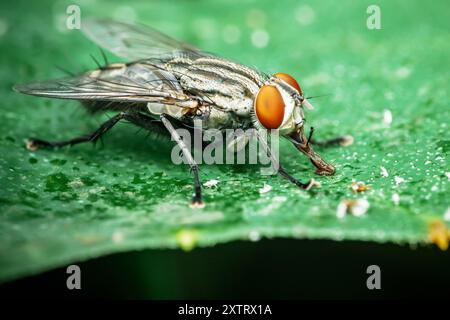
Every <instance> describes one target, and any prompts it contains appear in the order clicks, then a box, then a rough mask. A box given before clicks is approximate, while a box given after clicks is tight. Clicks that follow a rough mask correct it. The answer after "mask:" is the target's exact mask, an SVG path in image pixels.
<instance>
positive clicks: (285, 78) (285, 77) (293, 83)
mask: <svg viewBox="0 0 450 320" xmlns="http://www.w3.org/2000/svg"><path fill="white" fill-rule="evenodd" d="M273 76H274V77H275V78H278V79H281V80H283V81H284V82H286V83H287V84H289V85H290V86H291V87H294V88H295V89H297V91H298V92H299V93H300V95H301V96H302V95H303V93H302V89H300V85H299V84H298V82H297V80H295V79H294V78H292V77H291V76H290V75H288V74H287V73H283V72H278V73H276V74H274V75H273Z"/></svg>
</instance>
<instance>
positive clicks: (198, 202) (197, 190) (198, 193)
mask: <svg viewBox="0 0 450 320" xmlns="http://www.w3.org/2000/svg"><path fill="white" fill-rule="evenodd" d="M160 119H161V122H162V123H163V124H164V126H165V127H166V129H167V131H169V133H170V135H171V136H172V139H173V140H175V142H176V143H177V144H178V146H179V147H180V149H181V151H182V152H183V154H184V156H185V158H186V160H187V161H188V164H189V166H190V167H191V172H192V174H193V175H194V196H193V197H192V204H191V207H193V208H203V207H204V206H205V204H204V203H203V201H202V188H201V185H200V178H199V174H198V165H197V163H196V162H195V160H194V158H193V157H192V154H191V152H190V151H189V149H188V147H187V146H186V144H185V143H184V141H183V139H182V138H181V137H180V135H179V134H178V132H177V131H176V130H175V128H174V127H173V125H172V123H171V122H170V120H169V118H168V117H167V116H166V115H165V114H162V115H161V116H160Z"/></svg>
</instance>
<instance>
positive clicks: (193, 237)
mask: <svg viewBox="0 0 450 320" xmlns="http://www.w3.org/2000/svg"><path fill="white" fill-rule="evenodd" d="M175 237H176V239H177V243H178V245H179V246H180V247H181V249H183V250H184V251H191V250H192V249H194V247H195V245H196V244H197V240H198V232H197V231H195V230H186V229H184V230H180V231H178V232H177V234H176V235H175Z"/></svg>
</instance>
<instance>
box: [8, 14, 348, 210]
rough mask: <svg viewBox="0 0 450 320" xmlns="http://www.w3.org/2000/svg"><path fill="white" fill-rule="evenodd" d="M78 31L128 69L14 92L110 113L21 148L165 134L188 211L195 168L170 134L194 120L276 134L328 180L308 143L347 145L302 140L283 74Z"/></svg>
mask: <svg viewBox="0 0 450 320" xmlns="http://www.w3.org/2000/svg"><path fill="white" fill-rule="evenodd" d="M82 30H83V32H84V33H85V35H86V36H87V37H88V38H90V39H91V40H92V41H93V42H95V43H96V44H98V45H99V46H100V47H102V48H105V49H107V50H109V51H111V52H112V53H114V54H115V55H117V56H119V57H121V58H125V59H127V60H128V61H132V62H128V63H114V64H108V65H106V66H104V67H100V68H98V69H96V70H92V71H88V72H85V73H82V74H80V75H77V76H72V77H67V78H62V79H57V80H50V81H39V82H33V83H29V84H24V85H16V86H15V87H14V89H15V90H16V91H19V92H22V93H25V94H30V95H35V96H41V97H49V98H60V99H73V100H79V101H80V102H82V104H83V105H84V106H85V107H86V108H87V109H88V110H90V111H92V112H98V111H116V112H117V114H116V115H115V116H113V117H112V118H111V119H109V120H108V121H106V122H105V123H103V124H102V125H101V126H100V127H99V128H98V129H97V130H95V131H94V132H92V133H91V134H88V135H84V136H81V137H76V138H74V139H70V140H66V141H47V140H42V139H29V140H28V143H27V147H28V149H31V150H36V149H38V148H40V147H47V148H55V147H63V146H72V145H75V144H78V143H82V142H95V141H97V140H98V139H99V138H100V137H101V136H102V135H103V134H105V133H106V132H107V131H108V130H109V129H111V128H112V127H113V126H114V125H115V124H117V123H118V122H119V121H121V120H126V121H129V122H131V123H133V124H135V125H137V126H139V127H142V128H144V129H146V130H149V131H153V132H158V133H163V134H167V135H169V136H170V137H171V138H172V140H174V141H176V143H177V144H178V146H179V147H180V149H181V150H182V152H183V154H184V156H185V158H186V159H187V160H188V163H189V166H190V168H191V172H192V174H193V176H194V195H193V199H192V206H194V207H202V206H203V205H204V204H203V200H202V190H201V183H200V178H199V169H198V165H197V163H196V162H195V161H194V159H193V157H192V155H191V153H190V150H189V148H187V146H186V145H185V144H184V142H183V141H182V139H181V138H180V136H179V135H178V133H177V130H176V129H177V128H182V127H190V125H191V124H192V123H193V121H194V120H195V119H201V121H202V122H203V127H204V128H208V129H209V128H216V129H220V130H224V129H237V128H256V129H277V130H279V132H280V134H281V135H282V136H283V137H285V138H287V139H288V140H290V141H291V142H292V143H293V144H294V145H295V147H296V148H297V149H298V150H299V151H301V152H302V153H303V154H305V155H306V156H307V157H309V159H310V160H311V162H312V164H313V165H314V166H315V167H316V169H317V170H316V173H317V174H319V175H332V174H334V172H335V168H334V166H332V165H331V164H329V163H327V162H326V161H325V160H323V159H322V158H321V157H320V156H319V155H318V154H317V153H316V152H315V151H314V150H313V149H312V147H311V144H314V143H316V144H319V145H332V144H341V145H343V144H346V143H349V142H350V140H349V137H346V136H344V137H338V138H335V139H332V140H329V141H322V142H318V141H314V140H313V139H311V135H312V132H313V130H312V129H313V128H311V131H310V135H309V138H306V137H305V134H304V113H303V108H311V107H312V106H311V105H310V104H309V102H308V100H307V99H306V98H305V97H304V95H303V92H302V89H301V88H300V86H299V84H298V82H297V81H296V80H295V79H294V78H293V77H292V76H290V75H288V74H285V73H276V74H274V75H272V76H268V75H265V74H263V73H261V72H258V71H257V70H254V69H252V68H249V67H247V66H245V65H242V64H239V63H236V62H232V61H229V60H226V59H224V58H221V57H218V56H215V55H212V54H210V53H206V52H203V51H201V50H199V49H197V48H195V47H193V46H191V45H188V44H185V43H182V42H179V41H176V40H174V39H172V38H170V37H168V36H166V35H164V34H162V33H160V32H158V31H156V30H154V29H152V28H149V27H145V26H142V25H130V24H126V23H121V22H116V21H111V20H102V19H89V20H85V21H83V29H82ZM278 173H279V174H280V175H281V176H283V177H284V178H286V179H288V180H289V181H290V182H292V183H294V184H295V185H297V186H298V187H300V188H302V189H305V190H309V189H310V188H311V187H312V186H314V185H315V184H316V182H315V181H314V180H313V179H311V180H310V181H309V182H307V183H304V182H302V181H300V180H297V179H295V178H294V177H292V176H291V175H290V174H289V173H287V172H286V170H285V169H284V168H283V167H282V166H280V165H278Z"/></svg>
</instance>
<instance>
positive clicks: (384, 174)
mask: <svg viewBox="0 0 450 320" xmlns="http://www.w3.org/2000/svg"><path fill="white" fill-rule="evenodd" d="M380 169H381V176H382V177H384V178H387V177H389V172H388V171H387V170H386V168H385V167H383V166H381V167H380Z"/></svg>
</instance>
